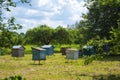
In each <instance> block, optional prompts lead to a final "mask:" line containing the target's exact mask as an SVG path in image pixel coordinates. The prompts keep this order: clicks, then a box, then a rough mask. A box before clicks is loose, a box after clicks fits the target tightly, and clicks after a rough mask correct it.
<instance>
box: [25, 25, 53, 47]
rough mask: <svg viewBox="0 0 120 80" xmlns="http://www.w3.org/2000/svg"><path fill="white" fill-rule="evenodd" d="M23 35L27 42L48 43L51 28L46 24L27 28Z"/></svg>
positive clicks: (51, 31) (50, 36) (51, 34)
mask: <svg viewBox="0 0 120 80" xmlns="http://www.w3.org/2000/svg"><path fill="white" fill-rule="evenodd" d="M25 37H26V43H29V44H37V45H40V44H50V42H51V40H52V37H53V29H51V28H50V27H48V26H47V25H40V26H38V27H36V28H33V29H30V30H28V31H27V33H26V36H25Z"/></svg>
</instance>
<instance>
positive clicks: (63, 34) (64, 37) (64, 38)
mask: <svg viewBox="0 0 120 80" xmlns="http://www.w3.org/2000/svg"><path fill="white" fill-rule="evenodd" d="M53 36H54V37H53V38H54V39H55V42H57V43H59V44H68V43H71V41H70V35H69V32H68V30H66V29H65V28H62V27H61V26H58V27H57V28H56V29H55V30H54V34H53Z"/></svg>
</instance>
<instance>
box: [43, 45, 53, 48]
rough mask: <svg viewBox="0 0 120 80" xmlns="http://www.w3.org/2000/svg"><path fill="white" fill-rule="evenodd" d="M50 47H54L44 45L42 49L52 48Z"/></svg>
mask: <svg viewBox="0 0 120 80" xmlns="http://www.w3.org/2000/svg"><path fill="white" fill-rule="evenodd" d="M50 47H52V45H44V46H42V48H50Z"/></svg>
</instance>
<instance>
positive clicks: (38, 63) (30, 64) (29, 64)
mask: <svg viewBox="0 0 120 80" xmlns="http://www.w3.org/2000/svg"><path fill="white" fill-rule="evenodd" d="M29 65H44V64H42V63H40V64H39V63H30V64H29Z"/></svg>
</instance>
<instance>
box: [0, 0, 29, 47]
mask: <svg viewBox="0 0 120 80" xmlns="http://www.w3.org/2000/svg"><path fill="white" fill-rule="evenodd" d="M19 1H20V2H22V3H28V0H19ZM19 1H18V2H19ZM10 7H16V2H15V1H14V0H0V47H7V48H10V47H11V46H12V45H14V42H13V38H14V36H13V33H14V32H13V31H14V30H16V29H21V28H22V26H21V25H20V24H16V23H15V18H14V17H11V18H8V16H4V13H7V12H10V11H11V10H10ZM3 12H4V13H3ZM15 44H16V43H15Z"/></svg>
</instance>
